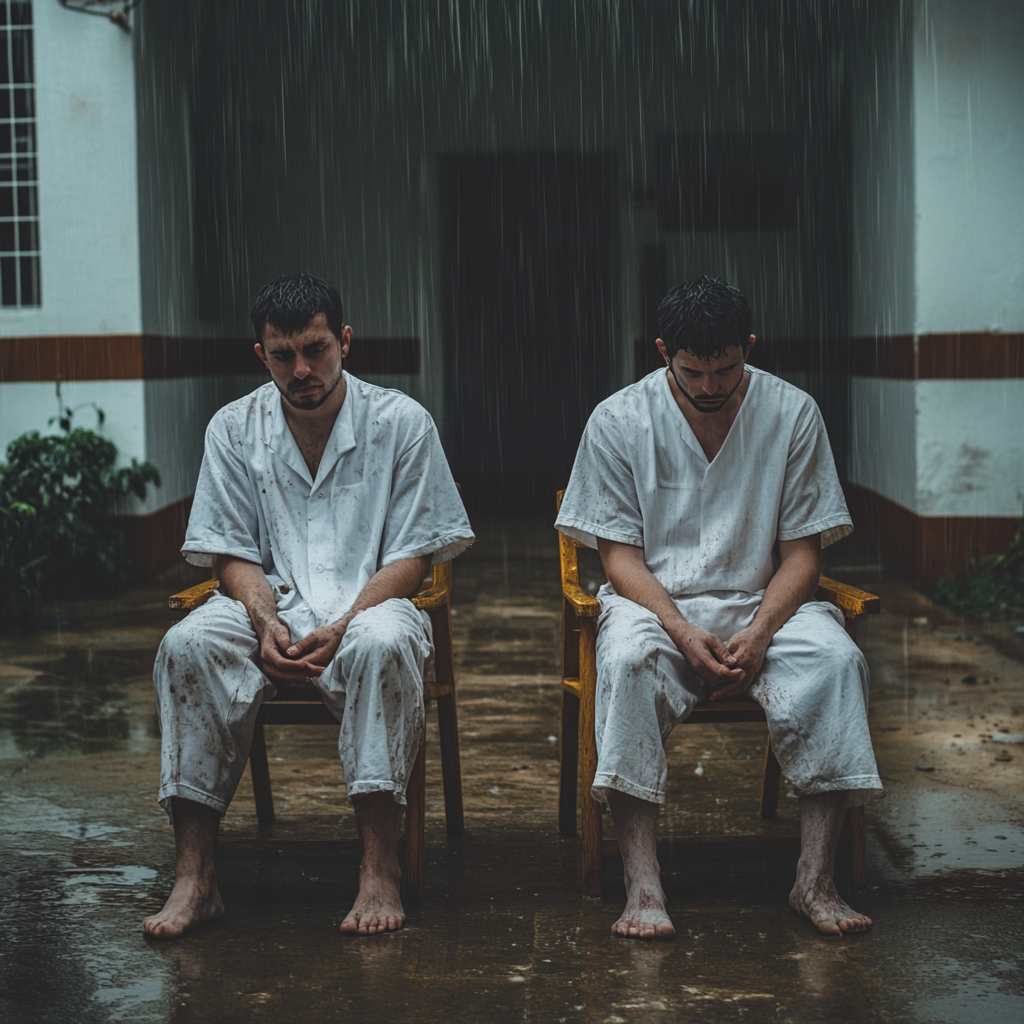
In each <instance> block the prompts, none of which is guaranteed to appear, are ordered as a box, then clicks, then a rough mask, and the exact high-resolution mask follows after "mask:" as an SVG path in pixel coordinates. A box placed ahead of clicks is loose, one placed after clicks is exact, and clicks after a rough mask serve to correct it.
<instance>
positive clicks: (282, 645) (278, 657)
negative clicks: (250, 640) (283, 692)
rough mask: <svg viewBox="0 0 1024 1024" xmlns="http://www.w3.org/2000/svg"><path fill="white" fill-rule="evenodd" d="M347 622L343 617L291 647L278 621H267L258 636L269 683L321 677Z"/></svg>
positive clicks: (296, 681) (321, 627)
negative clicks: (271, 681) (274, 680)
mask: <svg viewBox="0 0 1024 1024" xmlns="http://www.w3.org/2000/svg"><path fill="white" fill-rule="evenodd" d="M350 621H351V620H350V619H349V618H348V617H347V616H346V617H343V618H341V619H338V621H337V622H332V623H330V625H327V626H320V627H318V628H317V629H314V630H313V632H312V633H310V634H309V635H308V636H305V637H303V639H301V640H298V641H296V642H295V643H292V635H291V631H290V630H289V629H288V627H287V626H286V625H285V624H284V623H283V622H282V621H281V620H280V619H278V618H274V619H272V620H270V621H269V622H267V623H266V624H265V625H264V627H263V629H262V630H261V632H260V662H261V664H262V668H263V671H264V672H265V673H266V674H267V675H268V676H270V677H271V679H277V680H280V681H281V682H284V683H293V684H294V683H302V682H304V681H305V680H307V679H309V678H310V677H311V676H319V675H322V674H323V672H324V670H325V669H326V668H327V666H328V665H329V664H330V663H331V659H332V658H333V657H334V656H335V654H337V653H338V648H339V647H340V646H341V641H342V638H343V637H344V636H345V630H346V629H347V628H348V624H349V622H350Z"/></svg>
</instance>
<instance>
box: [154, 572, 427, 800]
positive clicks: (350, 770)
mask: <svg viewBox="0 0 1024 1024" xmlns="http://www.w3.org/2000/svg"><path fill="white" fill-rule="evenodd" d="M278 615H279V616H280V618H281V619H282V621H284V622H285V624H286V625H287V626H288V628H289V630H290V631H291V634H292V640H293V641H297V640H300V639H302V638H303V637H305V636H307V635H308V634H309V633H310V632H312V630H313V629H314V628H316V626H317V622H316V620H315V617H314V615H313V612H312V611H311V609H310V608H309V606H308V605H307V604H305V602H303V601H300V600H298V599H297V595H296V594H295V593H294V592H292V593H291V594H290V595H289V598H286V599H282V598H281V597H279V599H278ZM431 644H432V637H431V629H430V619H429V617H428V616H427V614H426V612H422V611H420V610H418V609H417V608H416V607H415V606H414V605H413V603H412V601H409V600H406V599H403V598H393V599H391V600H389V601H385V602H383V603H382V604H379V605H377V606H376V607H374V608H368V609H367V610H366V611H363V612H360V613H359V614H358V615H357V616H356V617H355V618H354V619H353V620H352V622H351V623H350V624H349V627H348V629H347V631H346V632H345V636H344V638H343V639H342V642H341V646H340V648H339V649H338V653H337V654H336V655H335V657H334V660H333V661H332V662H331V663H330V665H328V667H327V670H326V671H325V672H324V673H323V675H321V676H320V678H319V679H316V680H314V683H315V685H316V687H317V689H318V690H319V691H320V693H321V695H322V696H323V699H324V703H325V704H326V705H327V706H328V707H329V708H330V709H331V711H332V712H333V713H334V715H335V716H336V717H337V718H338V721H339V722H340V725H341V728H340V733H339V736H338V752H339V754H340V757H341V766H342V771H343V772H344V776H345V784H346V787H347V789H348V795H349V797H350V798H351V797H353V796H358V795H360V794H363V793H378V792H390V793H392V794H393V795H394V798H395V800H396V801H397V802H398V803H400V804H404V803H405V789H406V785H407V783H408V780H409V775H410V773H411V772H412V768H413V764H414V762H415V760H416V754H417V752H418V750H419V743H420V738H421V736H422V734H423V721H424V712H423V666H424V663H425V661H426V659H427V658H428V657H429V655H430V652H431ZM153 682H154V685H155V687H156V698H157V708H158V711H159V715H160V728H161V732H162V744H161V763H160V792H159V796H158V799H159V801H160V803H161V805H162V806H163V807H164V808H165V809H166V810H168V813H169V811H170V798H171V797H175V796H176V797H181V798H183V799H185V800H193V801H195V802H196V803H200V804H204V805H206V806H207V807H212V808H213V809H214V810H216V811H219V812H220V813H221V814H223V813H224V812H225V811H226V810H227V807H228V804H229V803H230V802H231V797H232V796H233V795H234V792H235V788H236V787H237V786H238V781H239V779H240V778H241V777H242V772H243V770H244V769H245V762H246V761H247V760H248V757H249V748H250V746H251V745H252V735H253V730H254V728H255V725H256V715H257V712H258V711H259V708H260V704H261V703H262V702H263V700H264V698H265V697H272V696H273V695H274V694H275V693H276V688H275V687H274V685H273V683H272V682H271V681H270V680H269V679H268V678H267V677H266V676H265V675H264V674H263V673H262V671H261V670H260V668H259V641H258V639H257V637H256V634H255V632H254V631H253V628H252V624H251V622H250V621H249V615H248V613H247V612H246V610H245V606H244V605H242V604H241V602H239V601H233V600H231V599H230V598H228V597H226V596H224V595H222V594H215V595H214V596H213V597H212V598H210V600H209V601H207V603H206V604H204V605H203V606H202V607H200V608H197V609H196V610H195V611H193V612H192V613H191V614H189V615H188V617H187V618H185V619H183V620H182V621H181V622H179V623H178V624H177V625H175V626H174V627H173V628H172V629H171V630H170V631H169V632H168V633H167V635H166V636H165V637H164V639H163V642H162V643H161V645H160V650H159V651H158V653H157V657H156V664H155V666H154V669H153Z"/></svg>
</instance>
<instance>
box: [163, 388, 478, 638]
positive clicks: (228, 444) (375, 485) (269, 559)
mask: <svg viewBox="0 0 1024 1024" xmlns="http://www.w3.org/2000/svg"><path fill="white" fill-rule="evenodd" d="M345 380H346V382H347V384H348V392H347V394H346V396H345V401H344V403H343V404H342V407H341V411H340V412H339V413H338V418H337V420H336V421H335V424H334V429H333V430H332V431H331V436H330V437H329V438H328V440H327V446H326V448H325V449H324V453H323V457H322V458H321V460H320V466H319V468H318V470H317V474H316V479H315V480H314V479H313V478H312V476H311V475H310V472H309V469H308V467H307V466H306V462H305V459H303V457H302V453H301V452H300V451H299V446H298V444H297V443H296V441H295V438H294V436H293V435H292V432H291V429H290V428H289V426H288V423H287V421H286V420H285V418H284V412H283V410H282V408H281V395H280V393H279V392H278V390H277V388H276V387H275V386H274V384H273V383H269V384H264V385H263V386H262V387H260V388H257V389H256V390H255V391H254V392H252V394H250V395H247V396H246V397H245V398H241V399H239V400H238V401H237V402H232V403H231V404H230V405H227V406H225V407H224V408H223V409H221V410H220V411H219V412H218V413H217V414H216V415H215V416H214V417H213V419H212V420H211V421H210V425H209V427H208V428H207V430H206V452H205V454H204V456H203V465H202V468H201V469H200V471H199V482H198V483H197V484H196V494H195V499H194V500H193V504H192V514H191V516H190V517H189V523H188V532H187V534H186V536H185V544H184V547H183V549H182V554H183V555H184V556H185V557H186V558H187V559H188V560H189V561H190V562H192V563H193V564H195V565H212V564H213V556H214V555H234V556H236V557H238V558H244V559H246V560H247V561H250V562H256V563H258V564H260V565H262V567H263V571H264V572H265V573H266V574H267V576H268V578H269V579H270V581H271V584H272V585H275V586H277V585H279V584H281V583H283V584H285V586H284V587H282V588H281V592H282V593H287V592H288V590H294V591H295V592H296V593H297V596H298V597H300V598H301V599H303V600H305V601H306V603H308V604H309V606H310V608H312V610H313V612H314V614H315V616H316V619H317V623H318V624H319V625H324V624H326V623H328V622H333V621H334V620H336V619H337V618H339V617H340V616H341V615H343V614H344V613H345V612H346V611H348V609H349V608H350V607H351V605H352V604H353V602H354V601H355V599H356V597H357V596H358V595H359V593H360V591H361V590H362V589H363V587H365V586H366V584H367V582H368V581H369V579H370V577H371V576H373V575H374V573H376V572H377V570H378V569H380V568H381V567H382V566H385V565H387V564H388V563H389V562H395V561H397V560H398V559H400V558H415V557H418V556H421V555H433V561H434V563H435V564H437V563H438V562H444V561H447V560H449V559H451V558H454V557H455V556H456V555H458V554H459V553H460V552H462V551H464V550H465V549H466V548H467V547H469V545H470V544H472V543H473V540H474V537H473V531H472V530H471V529H470V525H469V520H468V518H467V517H466V511H465V509H464V507H463V505H462V499H461V498H460V497H459V492H458V489H457V488H456V486H455V482H454V481H453V480H452V475H451V471H450V470H449V468H448V462H447V460H446V459H445V455H444V451H443V450H442V448H441V442H440V439H439V438H438V436H437V429H436V428H435V427H434V423H433V420H431V418H430V415H429V414H428V413H427V411H426V410H425V409H424V408H423V407H422V406H421V405H419V404H418V403H416V402H414V401H413V400H412V399H411V398H409V397H408V396H406V395H403V394H402V393H401V392H399V391H390V390H388V389H386V388H379V387H375V386H374V385H372V384H367V383H366V382H365V381H361V380H359V379H357V378H356V377H352V376H351V375H349V374H348V373H346V374H345Z"/></svg>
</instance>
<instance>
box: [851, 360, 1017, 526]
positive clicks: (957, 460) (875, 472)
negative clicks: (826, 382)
mask: <svg viewBox="0 0 1024 1024" xmlns="http://www.w3.org/2000/svg"><path fill="white" fill-rule="evenodd" d="M1022 409H1024V380H919V381H913V380H885V379H879V378H873V377H872V378H865V377H854V378H853V380H852V381H851V386H850V417H851V439H850V458H849V463H848V466H849V478H850V481H851V482H852V483H855V484H858V485H860V486H861V487H867V488H869V489H870V490H872V491H874V492H875V493H876V494H881V495H882V496H883V497H886V498H888V499H889V500H890V501H894V502H896V504H897V505H901V506H902V507H903V508H905V509H908V510H909V511H911V512H914V513H916V514H917V515H919V516H1020V515H1022V514H1024V415H1022V414H1021V410H1022Z"/></svg>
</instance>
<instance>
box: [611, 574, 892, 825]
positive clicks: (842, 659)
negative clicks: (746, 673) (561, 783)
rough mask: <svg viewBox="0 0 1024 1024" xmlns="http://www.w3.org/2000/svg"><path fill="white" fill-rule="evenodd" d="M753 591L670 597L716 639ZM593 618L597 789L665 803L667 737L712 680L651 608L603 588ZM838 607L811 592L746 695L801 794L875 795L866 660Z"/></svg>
mask: <svg viewBox="0 0 1024 1024" xmlns="http://www.w3.org/2000/svg"><path fill="white" fill-rule="evenodd" d="M759 604H760V597H759V596H758V595H754V594H738V593H729V594H715V595H711V594H702V595H698V596H695V597H687V598H683V599H680V600H677V601H676V605H677V607H678V608H679V610H680V612H681V613H682V615H683V617H684V618H685V619H686V620H687V621H688V622H690V623H692V624H693V625H696V626H700V627H701V628H703V629H706V630H708V632H710V633H714V634H715V636H717V637H718V638H719V639H720V640H722V641H728V640H729V639H730V638H731V637H732V636H733V635H734V634H736V633H737V632H739V631H740V630H741V629H744V628H745V627H746V626H748V625H750V623H751V622H752V621H753V618H754V615H755V613H756V612H757V608H758V606H759ZM601 605H602V611H601V615H600V618H599V619H598V625H597V706H596V716H595V718H596V732H597V750H598V763H597V775H596V777H595V779H594V787H593V795H594V798H595V799H596V800H600V801H601V802H602V803H605V802H607V791H608V790H609V789H615V790H619V791H620V792H623V793H627V794H629V795H630V796H634V797H637V798H638V799H640V800H646V801H649V802H651V803H664V802H665V782H666V779H667V776H668V764H667V762H666V759H665V749H664V745H665V742H666V741H667V739H668V737H669V734H670V733H671V732H672V729H673V728H674V727H675V726H676V724H677V723H679V722H682V721H683V720H684V719H686V718H687V717H688V716H689V714H690V713H691V712H692V711H693V709H694V707H695V706H696V705H697V703H698V702H699V701H700V700H701V699H702V698H703V697H705V696H706V695H707V694H708V693H709V692H710V690H711V687H709V686H708V684H707V683H705V682H704V681H703V680H702V679H701V678H700V677H699V676H697V675H696V673H694V672H693V670H692V669H691V668H690V666H689V664H688V663H687V661H686V659H685V658H684V657H683V656H682V654H680V652H679V650H678V648H677V647H676V646H675V644H674V643H673V642H672V641H671V640H670V639H669V636H668V634H667V633H666V632H665V630H664V629H663V628H662V625H661V622H660V621H659V619H658V617H657V616H656V615H654V614H653V613H652V612H650V611H648V610H647V609H646V608H642V607H641V606H640V605H638V604H635V603H634V602H632V601H630V600H628V599H626V598H624V597H620V596H619V595H617V594H612V595H609V596H605V595H603V594H602V595H601ZM842 622H843V618H842V613H841V612H840V611H839V610H838V609H836V608H834V607H833V606H832V605H830V604H827V603H824V602H820V601H813V602H811V603H809V604H805V605H802V606H801V607H800V608H799V609H797V611H796V613H795V614H794V615H793V617H792V618H791V619H790V620H789V621H788V622H787V623H786V624H785V625H784V626H783V627H782V628H781V629H780V630H779V631H778V632H777V633H776V634H775V636H774V638H773V639H772V642H771V645H770V646H769V648H768V651H767V653H766V654H765V659H764V665H763V668H762V670H761V674H760V676H759V677H758V679H757V681H756V682H755V683H754V685H753V686H752V687H751V689H750V695H751V696H752V697H753V698H754V699H755V700H756V701H757V702H758V703H759V704H760V705H761V706H762V707H763V708H764V711H765V717H766V718H767V719H768V730H769V732H770V733H771V738H772V749H773V750H774V751H775V756H776V757H777V758H778V760H779V764H780V765H781V767H782V772H783V774H784V775H785V776H786V777H787V778H788V779H789V781H790V782H791V783H792V785H793V788H794V789H795V790H796V791H797V793H799V794H800V795H804V796H810V795H813V794H815V793H825V792H830V791H838V790H849V791H851V792H850V798H849V805H850V806H858V805H860V804H864V803H867V802H868V801H869V800H872V799H874V798H875V797H877V796H880V795H881V793H882V782H881V779H880V778H879V776H878V768H877V767H876V765H875V755H874V751H873V750H872V747H871V734H870V732H869V731H868V721H867V707H868V670H867V663H866V662H865V660H864V656H863V654H861V652H860V650H859V649H858V647H857V645H856V644H855V643H854V642H853V641H852V640H851V639H850V637H849V636H848V635H847V633H846V631H845V630H844V629H843V625H842Z"/></svg>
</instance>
